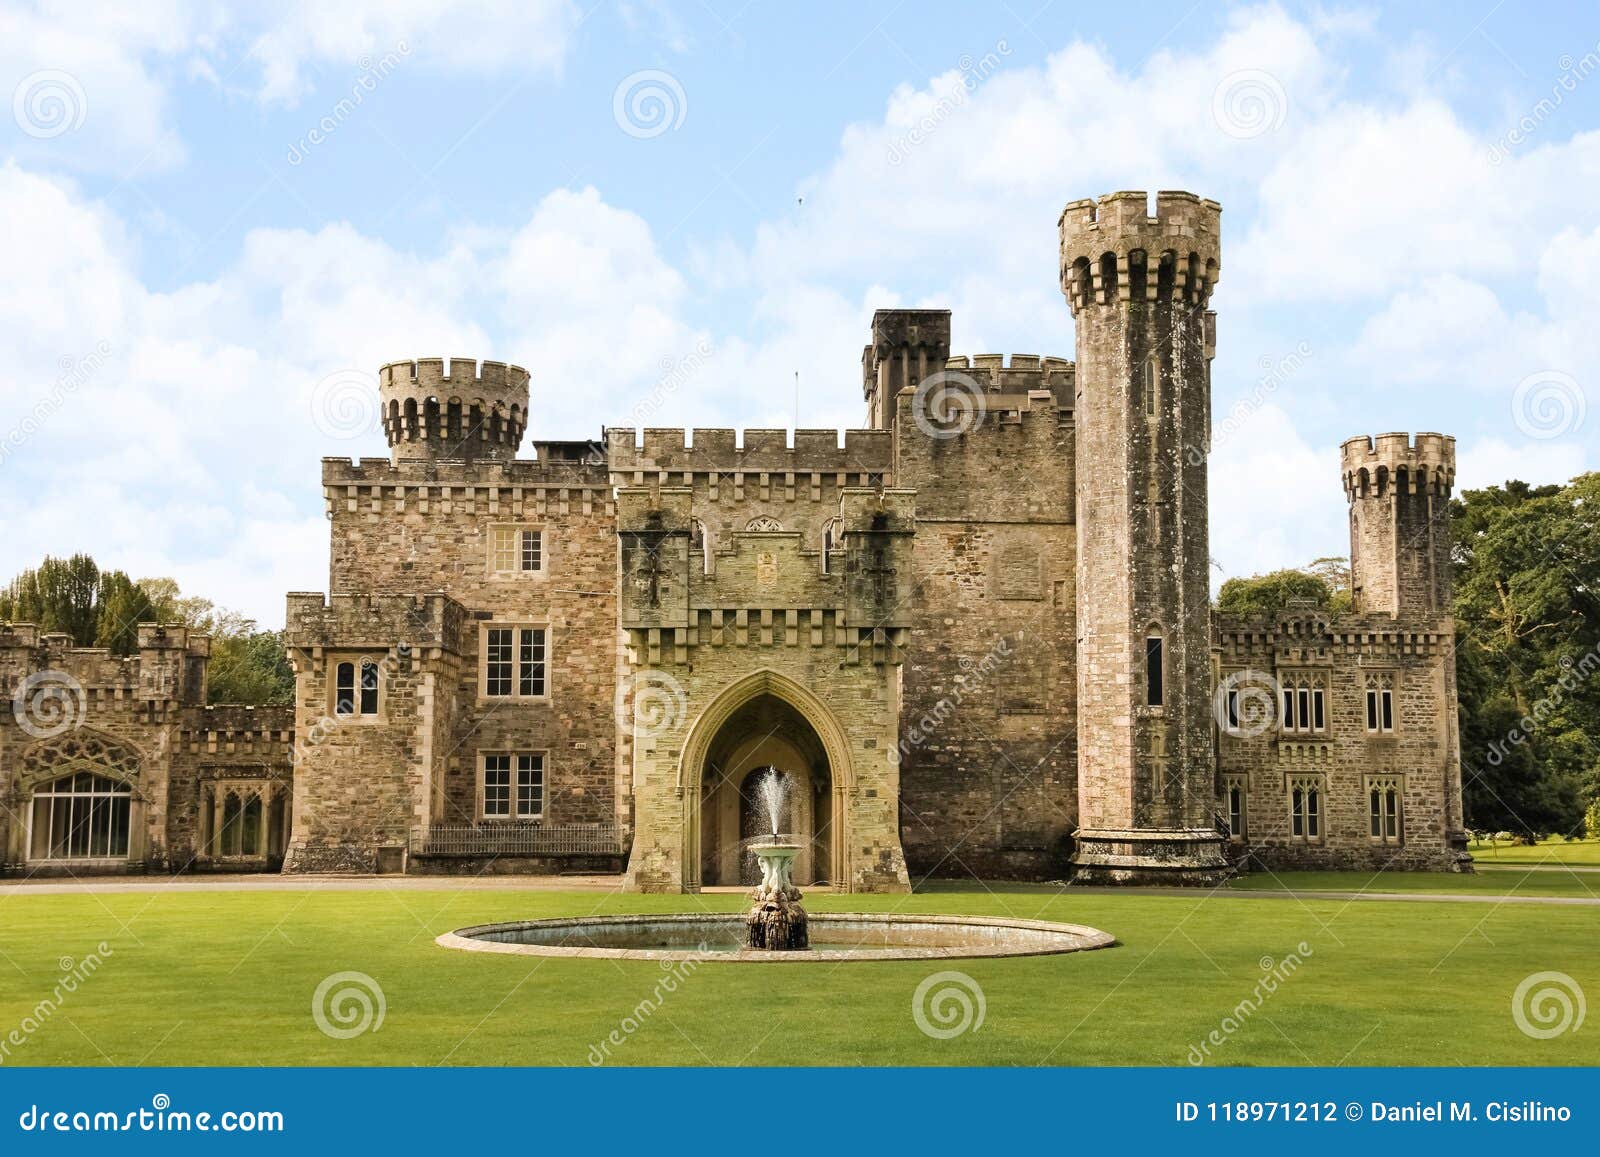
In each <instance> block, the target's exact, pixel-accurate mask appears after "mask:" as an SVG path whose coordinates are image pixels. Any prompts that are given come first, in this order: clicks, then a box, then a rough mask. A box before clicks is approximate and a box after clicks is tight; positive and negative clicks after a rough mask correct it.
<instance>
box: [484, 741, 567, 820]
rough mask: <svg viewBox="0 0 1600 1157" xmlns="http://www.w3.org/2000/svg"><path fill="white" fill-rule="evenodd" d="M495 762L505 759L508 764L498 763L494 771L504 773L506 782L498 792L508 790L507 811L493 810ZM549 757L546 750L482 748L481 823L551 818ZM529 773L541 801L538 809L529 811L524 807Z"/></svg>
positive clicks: (538, 801) (537, 796) (535, 795)
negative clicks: (491, 788)
mask: <svg viewBox="0 0 1600 1157" xmlns="http://www.w3.org/2000/svg"><path fill="white" fill-rule="evenodd" d="M491 761H492V762H493V763H495V764H496V765H498V764H499V763H501V762H502V761H503V762H504V764H505V766H504V767H500V766H495V767H494V768H493V769H492V770H493V771H494V772H495V773H496V774H497V775H499V774H504V776H505V783H504V785H499V784H497V785H496V788H497V790H496V795H497V797H498V795H499V791H500V790H502V789H503V790H504V792H505V797H504V799H505V804H504V807H505V810H504V811H498V810H497V811H492V812H491V811H490V810H489V773H490V771H491V767H490V763H491ZM548 770H549V759H548V758H547V753H546V752H544V751H480V752H479V753H478V820H479V822H480V823H500V824H531V823H543V822H544V821H545V819H546V818H547V816H546V813H547V811H548V809H549V806H550V796H549V788H550V785H549V782H548V779H547V772H548ZM525 775H526V776H529V777H530V780H531V782H532V783H533V784H534V787H533V792H534V797H535V799H536V800H537V803H538V807H537V810H532V811H526V810H524V809H523V806H522V799H523V794H524V791H525V789H526V788H527V786H528V785H527V783H525V782H524V779H523V777H524V776H525Z"/></svg>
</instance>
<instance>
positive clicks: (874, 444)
mask: <svg viewBox="0 0 1600 1157" xmlns="http://www.w3.org/2000/svg"><path fill="white" fill-rule="evenodd" d="M686 435H687V436H686ZM606 454H607V459H608V461H609V463H610V466H611V471H612V475H613V479H614V480H619V481H618V484H619V485H627V484H628V483H629V482H630V481H632V479H630V477H629V475H632V474H638V473H640V472H645V473H649V472H657V473H659V472H662V471H666V472H672V473H679V472H684V473H715V474H851V475H859V474H881V473H882V472H884V471H887V470H888V469H889V468H890V466H891V459H890V434H889V431H887V430H847V431H845V434H844V443H843V445H840V442H839V433H838V431H837V430H796V431H794V437H793V439H792V440H791V438H790V436H789V431H787V430H745V431H744V432H743V435H742V438H741V435H740V433H739V432H738V431H736V430H731V429H696V430H692V431H687V432H686V431H684V430H680V429H656V428H651V429H646V430H644V431H643V437H642V440H641V438H640V432H639V431H637V430H634V429H632V428H616V429H610V430H607V431H606Z"/></svg>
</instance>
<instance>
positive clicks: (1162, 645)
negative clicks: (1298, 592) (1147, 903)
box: [1060, 192, 1225, 883]
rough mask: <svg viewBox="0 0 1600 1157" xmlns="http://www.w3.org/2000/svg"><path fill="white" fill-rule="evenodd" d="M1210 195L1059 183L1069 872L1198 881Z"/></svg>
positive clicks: (1204, 772)
mask: <svg viewBox="0 0 1600 1157" xmlns="http://www.w3.org/2000/svg"><path fill="white" fill-rule="evenodd" d="M1221 225H1222V209H1221V206H1219V205H1218V204H1217V203H1216V202H1215V201H1206V200H1202V199H1201V198H1199V197H1197V196H1195V195H1194V194H1193V193H1181V192H1162V193H1158V194H1156V209H1155V213H1154V215H1152V214H1151V212H1150V208H1149V200H1148V198H1147V197H1146V195H1145V194H1144V193H1142V192H1125V193H1112V194H1110V195H1108V196H1104V197H1101V198H1100V199H1099V200H1098V201H1073V202H1072V203H1070V204H1069V205H1068V206H1067V207H1066V208H1065V209H1064V210H1063V211H1062V213H1061V219H1060V230H1061V253H1060V257H1061V266H1060V269H1061V287H1062V290H1063V292H1064V293H1065V294H1066V297H1067V301H1068V303H1069V305H1070V306H1071V309H1072V316H1073V329H1074V331H1075V334H1076V344H1077V358H1076V365H1075V367H1074V375H1073V376H1074V381H1073V388H1074V394H1075V396H1074V399H1073V424H1074V435H1073V437H1074V460H1075V464H1076V469H1075V477H1074V481H1075V484H1076V486H1077V540H1078V563H1077V611H1078V729H1077V736H1078V788H1079V796H1078V809H1079V810H1078V823H1079V830H1078V832H1077V833H1076V840H1077V846H1076V850H1075V852H1074V860H1073V862H1074V864H1075V865H1076V866H1077V868H1078V875H1079V878H1080V879H1090V880H1100V881H1104V882H1125V881H1129V880H1138V879H1146V880H1160V879H1166V880H1179V881H1183V882H1192V883H1204V882H1210V881H1214V880H1216V879H1218V878H1219V877H1220V875H1221V873H1222V872H1223V871H1224V870H1225V861H1224V859H1223V856H1222V849H1221V841H1220V840H1219V838H1218V837H1217V835H1216V831H1215V827H1216V825H1215V814H1214V795H1215V770H1214V766H1213V759H1212V756H1213V751H1212V732H1213V722H1212V717H1211V685H1210V661H1211V638H1210V626H1209V624H1210V576H1211V562H1210V543H1209V538H1208V528H1207V521H1206V519H1207V476H1206V469H1207V456H1208V454H1209V452H1210V449H1211V441H1210V435H1211V431H1210V415H1211V401H1210V394H1211V369H1210V362H1211V356H1212V354H1213V352H1214V349H1215V337H1214V334H1215V329H1214V326H1213V324H1212V319H1211V315H1210V313H1209V312H1208V309H1209V305H1210V300H1211V290H1212V288H1213V286H1215V284H1216V281H1217V274H1218V270H1219V269H1220V268H1221V264H1222V262H1221V256H1222V242H1221Z"/></svg>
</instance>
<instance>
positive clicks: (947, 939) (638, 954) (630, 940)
mask: <svg viewBox="0 0 1600 1157" xmlns="http://www.w3.org/2000/svg"><path fill="white" fill-rule="evenodd" d="M808 918H809V920H810V928H811V940H812V944H813V947H812V948H810V949H808V950H805V951H801V952H765V951H754V950H751V949H748V948H743V947H741V945H742V943H743V941H744V935H745V923H744V920H745V918H744V914H743V913H734V912H730V913H727V914H722V913H705V914H691V915H631V916H584V917H573V918H565V919H558V920H516V921H510V922H508V923H502V924H479V925H476V926H474V927H471V928H458V929H456V930H455V931H454V932H446V933H445V934H444V935H443V936H440V937H439V938H438V939H437V940H435V941H434V943H436V944H438V945H440V946H441V947H444V948H459V949H463V950H465V951H467V952H501V953H510V954H515V955H519V956H568V957H576V958H594V959H607V960H697V961H707V962H720V963H741V964H747V963H762V964H805V963H840V962H844V961H864V960H950V959H962V958H972V957H992V956H1050V955H1055V954H1057V953H1063V952H1083V951H1086V950H1089V949H1094V948H1109V947H1110V946H1111V945H1113V944H1114V943H1116V939H1115V937H1113V936H1111V935H1110V934H1109V933H1106V932H1102V931H1100V930H1099V929H1098V928H1089V927H1086V926H1084V925H1082V924H1056V923H1050V922H1047V921H1043V920H1014V919H1010V918H1007V917H986V916H920V915H902V914H881V913H869V912H812V913H809V914H808Z"/></svg>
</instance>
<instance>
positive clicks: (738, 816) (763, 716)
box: [700, 696, 833, 887]
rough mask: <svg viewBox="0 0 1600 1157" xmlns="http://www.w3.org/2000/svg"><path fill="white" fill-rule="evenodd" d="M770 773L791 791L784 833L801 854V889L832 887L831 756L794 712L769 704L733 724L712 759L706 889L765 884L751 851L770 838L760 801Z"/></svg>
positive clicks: (704, 812) (704, 798)
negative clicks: (752, 843)
mask: <svg viewBox="0 0 1600 1157" xmlns="http://www.w3.org/2000/svg"><path fill="white" fill-rule="evenodd" d="M769 771H773V772H777V773H779V774H781V775H782V776H783V777H784V778H785V779H786V780H787V781H788V784H789V798H788V802H787V805H786V806H785V808H784V814H783V815H782V816H781V817H780V823H781V827H780V828H779V830H780V831H781V832H782V833H783V835H784V837H785V838H786V839H792V840H793V841H795V842H797V843H799V844H800V846H801V852H800V855H799V856H798V857H797V858H796V860H795V866H794V873H795V874H794V878H795V882H796V883H797V884H800V885H801V886H803V887H804V886H811V885H814V884H817V883H819V882H826V881H827V880H828V873H829V870H830V868H831V867H832V863H831V857H830V855H829V849H830V844H831V841H832V838H833V830H832V829H833V823H832V801H831V785H832V776H831V775H830V773H829V769H828V760H827V756H826V754H825V753H824V752H823V750H822V744H821V742H820V741H819V740H818V739H817V738H816V734H815V732H813V731H811V729H810V725H809V724H807V723H806V722H805V720H804V719H803V718H802V717H801V716H800V715H799V714H798V713H797V712H795V711H794V709H793V708H791V707H789V706H788V705H787V704H785V703H783V702H782V701H781V700H778V699H775V698H773V697H771V696H761V697H759V698H757V699H753V700H751V701H750V702H749V703H747V704H746V705H745V706H744V707H742V708H741V709H740V710H738V711H736V712H735V713H734V714H733V715H732V716H731V717H730V718H729V719H728V722H727V723H725V724H724V725H723V728H722V732H721V734H720V735H719V736H718V737H717V739H716V740H715V741H714V742H713V743H712V746H711V751H710V753H709V754H708V756H707V761H706V768H705V772H704V774H703V775H702V776H701V781H700V883H701V884H702V885H719V884H721V885H730V884H754V883H755V882H756V880H757V879H758V878H759V873H758V872H757V870H756V865H755V863H754V859H753V857H751V856H749V855H747V854H745V849H746V844H747V842H748V841H749V840H751V839H754V838H757V837H760V836H765V835H767V834H769V828H768V826H767V823H768V821H767V817H766V815H765V812H764V809H763V808H761V806H760V805H759V804H758V803H757V801H756V798H755V797H756V784H757V782H758V781H759V780H760V779H761V778H762V777H763V776H765V775H766V774H767V773H768V772H769ZM758 813H759V814H758Z"/></svg>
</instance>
